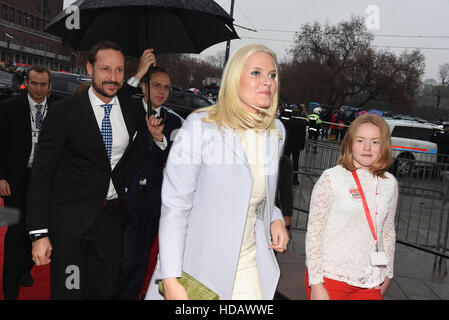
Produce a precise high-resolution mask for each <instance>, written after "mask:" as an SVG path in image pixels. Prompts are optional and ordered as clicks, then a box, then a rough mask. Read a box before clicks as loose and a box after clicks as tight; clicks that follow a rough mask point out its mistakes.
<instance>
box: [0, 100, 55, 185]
mask: <svg viewBox="0 0 449 320" xmlns="http://www.w3.org/2000/svg"><path fill="white" fill-rule="evenodd" d="M47 104H48V105H51V104H52V101H51V100H50V99H47ZM31 149H32V136H31V119H30V105H29V102H28V95H27V94H26V93H25V94H23V95H21V96H17V97H14V98H10V99H7V100H3V101H1V102H0V179H5V180H6V181H8V183H9V185H10V187H11V189H12V190H11V191H12V192H14V190H16V189H17V188H19V187H22V186H26V183H27V181H26V168H27V166H28V160H29V158H30V153H31Z"/></svg>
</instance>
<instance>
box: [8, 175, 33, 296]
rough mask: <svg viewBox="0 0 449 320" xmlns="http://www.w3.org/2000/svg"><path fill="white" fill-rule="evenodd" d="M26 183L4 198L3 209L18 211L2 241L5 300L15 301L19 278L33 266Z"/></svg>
mask: <svg viewBox="0 0 449 320" xmlns="http://www.w3.org/2000/svg"><path fill="white" fill-rule="evenodd" d="M27 174H29V170H28V173H27ZM26 181H27V182H26V183H25V185H22V186H20V188H19V189H18V190H17V189H16V190H11V196H9V197H4V201H5V207H11V208H17V209H19V210H20V218H19V222H18V223H17V224H15V225H12V226H8V230H7V231H6V235H5V240H4V255H3V292H4V295H5V300H15V299H17V297H18V295H19V280H20V276H21V275H22V274H23V273H25V272H30V271H31V269H32V268H33V266H34V263H33V260H32V257H31V241H30V239H29V237H28V232H27V231H26V219H25V217H26V211H27V187H28V177H27V178H26Z"/></svg>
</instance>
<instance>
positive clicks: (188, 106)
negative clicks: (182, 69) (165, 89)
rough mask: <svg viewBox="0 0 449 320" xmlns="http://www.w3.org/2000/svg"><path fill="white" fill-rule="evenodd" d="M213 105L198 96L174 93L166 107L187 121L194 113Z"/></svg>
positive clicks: (171, 93) (188, 93)
mask: <svg viewBox="0 0 449 320" xmlns="http://www.w3.org/2000/svg"><path fill="white" fill-rule="evenodd" d="M212 104H213V102H212V101H210V100H209V99H207V98H205V97H203V96H201V95H198V94H194V93H190V92H183V91H172V92H170V95H169V97H168V99H167V102H166V103H165V104H164V106H167V107H168V108H170V109H171V110H173V111H174V112H176V113H177V114H179V115H180V116H181V117H183V118H184V119H185V118H187V116H188V115H189V114H190V113H191V112H192V111H194V110H196V109H199V108H203V107H209V106H210V105H212Z"/></svg>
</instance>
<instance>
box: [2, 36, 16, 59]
mask: <svg viewBox="0 0 449 320" xmlns="http://www.w3.org/2000/svg"><path fill="white" fill-rule="evenodd" d="M3 34H4V35H5V36H6V37H7V38H9V39H6V52H7V54H8V58H9V56H10V55H11V61H8V62H10V63H11V64H12V63H13V61H12V54H11V49H10V43H11V39H14V37H13V36H12V35H10V34H9V33H6V32H3Z"/></svg>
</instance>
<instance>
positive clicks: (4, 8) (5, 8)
mask: <svg viewBox="0 0 449 320" xmlns="http://www.w3.org/2000/svg"><path fill="white" fill-rule="evenodd" d="M2 19H3V20H8V6H7V5H6V4H4V5H2Z"/></svg>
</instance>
